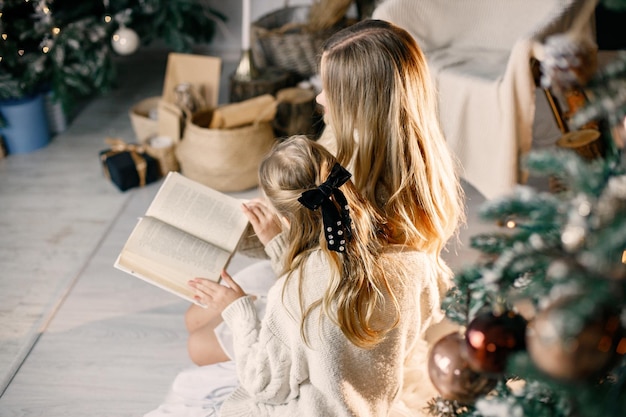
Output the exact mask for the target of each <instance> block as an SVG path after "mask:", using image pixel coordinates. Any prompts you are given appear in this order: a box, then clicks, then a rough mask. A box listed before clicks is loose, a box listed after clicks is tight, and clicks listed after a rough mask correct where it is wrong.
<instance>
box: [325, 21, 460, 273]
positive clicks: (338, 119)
mask: <svg viewBox="0 0 626 417" xmlns="http://www.w3.org/2000/svg"><path fill="white" fill-rule="evenodd" d="M320 69H321V71H320V72H321V78H322V87H323V89H324V92H325V95H326V103H327V104H326V121H327V122H328V123H329V124H330V127H331V128H332V131H333V133H334V135H335V137H336V139H337V159H338V161H339V162H340V163H341V164H342V165H344V166H350V167H351V168H352V169H351V170H352V172H353V173H354V183H355V184H356V187H357V188H358V189H359V190H360V191H361V192H362V193H363V195H364V196H365V197H366V198H367V199H368V200H369V201H370V202H372V203H373V204H374V205H375V207H376V208H377V210H378V211H379V213H380V214H381V215H382V216H383V217H385V218H386V220H387V221H388V223H389V229H390V238H391V240H392V241H393V242H394V243H400V244H406V245H408V246H410V247H413V248H416V249H418V250H421V251H424V252H427V253H431V254H436V255H439V254H440V252H441V250H442V249H443V247H444V246H445V244H446V242H447V241H448V240H449V239H450V237H452V236H453V235H455V234H456V233H457V231H458V226H459V224H460V222H462V221H463V220H464V202H463V190H462V188H461V186H460V181H459V177H458V172H457V169H458V165H457V161H456V159H455V158H454V157H453V155H452V154H451V152H450V150H449V148H448V145H447V143H446V141H445V138H444V136H443V134H442V131H441V127H440V124H439V119H438V110H437V100H436V91H435V87H434V85H433V84H432V80H431V76H430V73H429V70H428V65H427V62H426V58H425V57H424V54H423V53H422V51H421V49H420V48H419V46H418V45H417V43H416V42H415V40H414V39H413V38H412V37H411V35H410V34H409V33H408V32H406V31H405V30H404V29H401V28H399V27H397V26H394V25H392V24H390V23H388V22H384V21H380V20H364V21H361V22H358V23H356V24H354V25H352V26H350V27H348V28H346V29H343V30H341V31H340V32H338V33H336V34H335V35H334V36H332V37H330V38H329V39H328V40H327V42H326V43H325V45H324V47H323V53H322V59H321V67H320ZM347 164H350V165H347ZM443 268H444V269H446V267H445V266H443ZM448 272H449V271H448Z"/></svg>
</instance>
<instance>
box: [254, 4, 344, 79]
mask: <svg viewBox="0 0 626 417" xmlns="http://www.w3.org/2000/svg"><path fill="white" fill-rule="evenodd" d="M309 11H310V6H289V7H284V8H282V9H278V10H276V11H274V12H272V13H269V14H267V15H265V16H262V17H261V18H259V19H258V20H257V21H255V22H253V23H252V34H253V36H254V38H255V39H256V40H257V42H254V43H253V49H255V48H256V50H255V51H253V52H254V53H255V56H257V57H258V56H259V55H260V56H261V57H262V59H257V61H261V62H260V65H259V66H262V67H277V68H280V69H283V70H286V71H290V72H293V73H296V74H298V75H300V76H301V77H303V78H308V77H310V76H312V75H313V74H316V73H317V72H318V66H319V57H320V53H321V50H322V44H323V43H324V41H325V40H326V39H327V38H328V37H329V36H330V35H332V34H333V33H334V32H336V31H338V30H339V29H341V28H343V27H345V26H347V24H348V23H347V19H345V18H344V19H341V21H340V22H339V23H337V24H336V25H334V26H333V27H331V28H329V29H327V30H323V31H318V32H311V31H310V30H307V23H308V17H309Z"/></svg>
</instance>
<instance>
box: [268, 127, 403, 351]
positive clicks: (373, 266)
mask: <svg viewBox="0 0 626 417" xmlns="http://www.w3.org/2000/svg"><path fill="white" fill-rule="evenodd" d="M336 162H337V161H336V159H335V157H334V156H333V155H332V154H330V153H329V152H328V151H327V150H326V149H325V148H324V147H322V146H321V145H319V144H317V143H316V142H313V141H312V140H309V139H307V138H306V137H303V136H294V137H291V138H289V139H287V140H285V141H284V142H281V143H279V144H277V145H276V146H275V147H274V149H273V150H272V152H270V153H269V154H268V156H267V157H266V158H265V159H264V160H263V161H262V163H261V166H260V170H259V182H260V184H261V187H262V189H263V191H264V193H265V195H266V196H267V198H268V200H269V201H270V202H271V204H272V206H273V207H274V208H275V209H276V211H277V212H278V215H280V216H282V217H284V218H285V219H286V220H287V222H288V223H289V228H288V229H287V231H286V233H287V242H288V248H287V250H286V253H285V258H284V260H283V261H284V267H285V271H283V272H284V273H287V274H288V275H287V280H288V281H289V280H290V279H291V278H292V277H293V276H294V275H293V274H292V273H291V272H294V271H296V270H298V271H300V276H301V277H302V276H303V274H306V271H304V269H303V268H304V266H305V264H306V260H307V258H308V256H309V255H310V254H311V252H312V251H315V250H318V249H321V250H322V251H323V253H324V254H325V257H326V258H327V259H328V263H329V265H330V268H331V272H330V275H329V276H328V277H319V279H324V280H326V279H327V280H328V283H327V287H326V291H325V293H324V296H323V298H322V299H321V300H317V301H316V302H314V303H313V304H311V305H307V306H305V305H303V297H302V293H301V291H302V290H301V289H300V308H301V309H302V310H303V311H302V313H303V314H302V322H301V334H302V336H303V338H304V340H305V341H306V335H305V331H304V329H305V320H306V319H307V317H308V316H309V314H310V313H311V311H313V310H314V309H316V308H318V307H320V306H321V308H322V311H323V313H324V314H325V315H326V316H327V317H328V318H330V319H331V320H332V321H333V322H334V323H336V324H337V325H338V326H339V327H340V328H341V330H342V331H343V333H344V334H345V336H346V337H347V338H348V339H349V340H350V341H351V342H352V343H354V344H355V345H357V346H360V347H365V348H367V347H371V346H374V345H375V344H376V343H377V342H378V341H380V340H381V339H382V338H383V337H384V335H385V334H386V333H387V332H388V331H389V330H391V328H393V327H395V323H397V322H398V320H399V311H398V303H397V300H396V298H395V296H394V294H393V291H392V289H391V286H390V283H389V282H388V279H389V278H388V276H387V274H386V272H385V271H384V270H383V268H381V267H380V266H379V262H378V257H379V255H380V254H381V252H382V249H383V246H384V245H385V244H386V224H385V222H384V220H383V218H382V217H381V216H380V215H379V214H378V213H377V211H376V210H375V209H374V208H373V207H372V206H371V204H370V203H369V202H368V201H367V200H366V199H365V198H363V197H362V196H361V195H360V194H359V192H358V191H357V190H356V188H355V186H354V185H353V183H352V182H351V181H348V182H346V183H345V184H344V185H342V186H341V187H339V189H340V190H341V191H342V192H343V194H344V195H345V197H346V200H347V202H348V207H349V212H350V217H351V219H352V233H353V236H352V239H351V240H348V241H347V242H346V246H345V252H343V253H341V254H340V253H337V252H334V251H330V250H328V249H327V245H326V238H325V234H324V230H323V228H324V225H323V221H322V214H321V210H320V209H318V210H309V209H308V208H306V207H305V206H303V205H302V204H301V203H300V202H299V201H298V198H299V197H300V196H301V195H302V193H303V192H305V191H307V190H311V189H314V188H317V187H318V186H319V185H320V184H322V183H323V182H324V181H326V179H327V177H328V175H329V173H330V171H331V168H332V167H333V165H334V164H335V163H336ZM286 287H287V284H285V288H286ZM298 287H299V288H301V286H300V285H299V284H298ZM381 311H385V312H387V314H388V313H389V312H391V313H392V320H391V323H392V325H391V326H388V328H380V326H377V325H376V324H375V323H380V321H378V320H379V319H380V317H379V316H377V315H378V314H380V312H381Z"/></svg>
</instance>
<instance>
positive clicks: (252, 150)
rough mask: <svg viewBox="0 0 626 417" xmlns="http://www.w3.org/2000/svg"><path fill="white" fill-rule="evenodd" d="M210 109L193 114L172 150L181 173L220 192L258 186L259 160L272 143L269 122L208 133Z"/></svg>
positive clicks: (214, 130)
mask: <svg viewBox="0 0 626 417" xmlns="http://www.w3.org/2000/svg"><path fill="white" fill-rule="evenodd" d="M212 116H213V109H205V110H201V111H199V112H196V113H194V114H193V116H192V118H191V119H190V120H188V121H187V126H186V127H185V133H184V136H183V139H182V140H181V142H180V143H179V144H178V145H177V146H176V157H177V159H178V161H179V163H180V168H181V172H182V174H183V175H185V176H186V177H188V178H191V179H192V180H195V181H198V182H200V183H202V184H205V185H208V186H209V187H211V188H214V189H216V190H218V191H222V192H233V191H243V190H247V189H249V188H253V187H256V186H257V185H258V170H259V165H260V163H261V160H262V159H263V157H264V156H265V154H266V153H267V152H268V151H269V150H270V149H271V147H272V146H273V145H274V143H275V142H276V139H275V138H274V130H273V129H272V125H271V123H270V122H258V123H252V124H249V125H246V126H241V127H236V128H232V129H210V128H208V127H207V126H208V125H209V124H210V121H211V118H212Z"/></svg>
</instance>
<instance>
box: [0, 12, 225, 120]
mask: <svg viewBox="0 0 626 417" xmlns="http://www.w3.org/2000/svg"><path fill="white" fill-rule="evenodd" d="M225 19H226V18H225V16H224V15H222V14H221V13H219V12H218V11H216V10H214V9H213V8H211V7H209V6H208V5H207V4H206V2H205V1H192V0H177V1H166V0H104V1H101V0H98V1H93V0H54V1H53V0H0V100H7V99H19V98H21V97H25V96H29V95H33V94H35V93H37V92H40V91H42V90H51V91H52V93H53V95H54V98H55V99H57V100H59V101H60V102H61V103H62V104H63V107H64V108H65V109H66V110H69V109H71V108H72V106H73V105H74V104H75V102H76V100H77V99H79V98H82V97H86V96H89V95H92V94H97V93H103V92H106V91H107V90H109V89H110V88H111V87H113V86H114V83H115V79H116V71H115V61H114V59H113V58H114V57H115V55H116V54H121V55H124V54H129V53H132V52H133V51H134V50H135V49H136V47H137V46H138V44H139V43H141V44H149V43H151V42H153V41H155V40H162V41H163V42H164V43H165V44H166V45H167V46H169V47H170V48H171V49H172V50H174V51H177V52H189V51H191V49H192V47H193V46H194V45H198V44H202V43H208V42H210V41H211V39H212V38H213V35H214V32H215V28H216V22H217V21H219V20H221V21H223V20H225Z"/></svg>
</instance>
